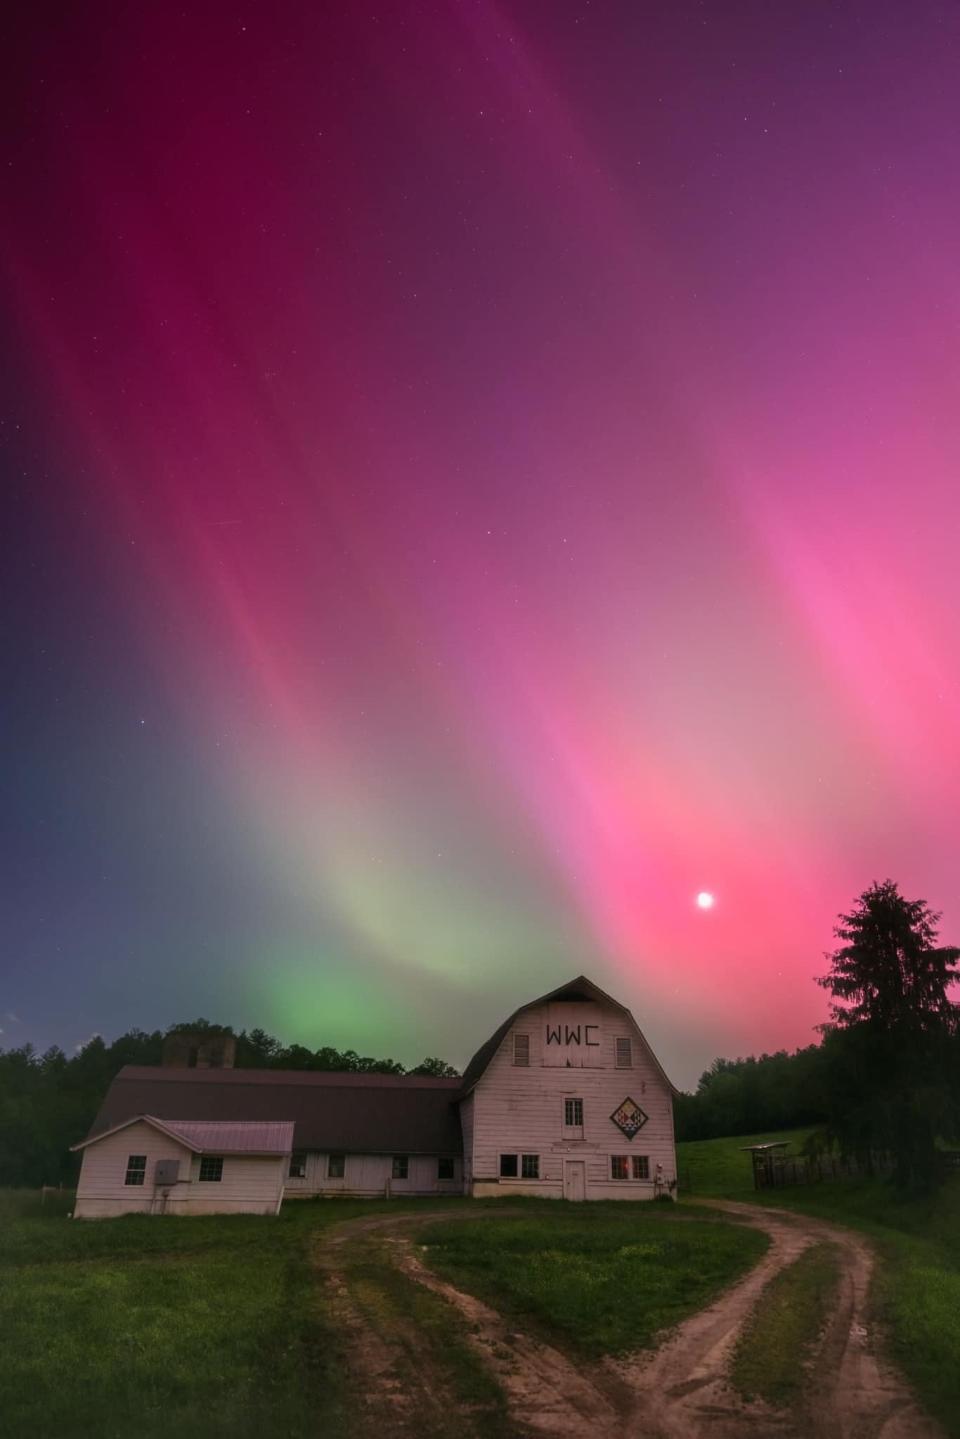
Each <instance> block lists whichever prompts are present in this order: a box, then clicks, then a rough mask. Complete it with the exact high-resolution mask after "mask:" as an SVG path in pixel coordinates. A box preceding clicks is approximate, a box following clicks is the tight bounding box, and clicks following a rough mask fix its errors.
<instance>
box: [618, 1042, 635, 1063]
mask: <svg viewBox="0 0 960 1439" xmlns="http://www.w3.org/2000/svg"><path fill="white" fill-rule="evenodd" d="M616 1066H617V1068H618V1069H632V1068H633V1044H632V1042H631V1041H630V1040H629V1039H618V1040H617V1055H616Z"/></svg>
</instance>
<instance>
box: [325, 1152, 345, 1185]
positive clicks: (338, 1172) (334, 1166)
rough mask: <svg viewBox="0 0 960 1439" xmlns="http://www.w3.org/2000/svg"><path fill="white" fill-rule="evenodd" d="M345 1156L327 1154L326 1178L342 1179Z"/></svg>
mask: <svg viewBox="0 0 960 1439" xmlns="http://www.w3.org/2000/svg"><path fill="white" fill-rule="evenodd" d="M346 1163H347V1156H346V1155H345V1154H328V1155H327V1178H328V1179H342V1178H343V1171H344V1169H345V1168H346Z"/></svg>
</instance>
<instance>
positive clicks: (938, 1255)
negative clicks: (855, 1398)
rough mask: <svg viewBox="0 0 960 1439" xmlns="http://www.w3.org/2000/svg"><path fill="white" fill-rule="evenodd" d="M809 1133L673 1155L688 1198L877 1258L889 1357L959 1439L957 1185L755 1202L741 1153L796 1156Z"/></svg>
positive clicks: (777, 1193) (877, 1187) (837, 1187)
mask: <svg viewBox="0 0 960 1439" xmlns="http://www.w3.org/2000/svg"><path fill="white" fill-rule="evenodd" d="M808 1133H809V1130H806V1129H798V1130H793V1131H791V1132H787V1133H780V1134H763V1135H756V1136H747V1137H736V1138H731V1139H707V1140H697V1141H694V1142H690V1143H687V1144H679V1145H678V1146H677V1160H678V1164H679V1168H680V1173H681V1176H682V1175H683V1174H684V1172H685V1171H688V1172H689V1174H690V1177H691V1184H692V1190H693V1193H692V1195H691V1198H692V1199H693V1202H696V1200H697V1199H699V1198H704V1197H707V1196H709V1195H714V1196H717V1197H722V1198H734V1199H756V1200H757V1201H758V1202H759V1203H762V1204H770V1205H777V1206H780V1207H783V1208H787V1209H796V1210H799V1211H801V1212H802V1213H804V1214H813V1215H816V1216H817V1217H819V1218H822V1219H830V1220H834V1221H836V1222H837V1223H838V1224H846V1225H849V1226H850V1227H851V1228H852V1229H858V1230H860V1231H861V1232H862V1233H864V1234H866V1235H868V1236H869V1238H870V1239H871V1240H872V1241H873V1243H874V1246H875V1248H876V1251H877V1255H878V1258H879V1264H878V1266H877V1273H876V1278H875V1282H874V1292H873V1300H874V1305H875V1309H876V1313H877V1317H878V1319H879V1320H880V1322H881V1323H882V1324H883V1326H884V1327H885V1329H886V1330H887V1331H888V1334H889V1337H890V1342H891V1347H892V1352H893V1353H894V1355H895V1357H896V1358H897V1360H898V1361H899V1363H900V1365H901V1366H902V1368H903V1370H904V1372H905V1373H906V1374H907V1376H908V1377H909V1378H910V1379H911V1381H912V1382H913V1383H914V1384H915V1386H916V1388H917V1391H918V1393H919V1394H920V1395H921V1397H922V1398H923V1401H924V1403H925V1404H926V1405H927V1407H928V1408H929V1409H930V1410H931V1412H932V1413H934V1414H936V1415H937V1417H938V1418H939V1419H940V1420H941V1422H942V1423H943V1425H944V1427H945V1429H946V1431H947V1433H948V1434H950V1435H953V1436H957V1439H960V1176H956V1177H955V1178H953V1179H951V1180H950V1181H949V1182H948V1183H947V1184H946V1185H945V1186H944V1187H943V1188H942V1189H940V1190H939V1191H938V1192H937V1193H936V1194H934V1195H931V1196H926V1197H923V1198H908V1197H905V1196H904V1195H902V1194H900V1193H899V1192H898V1191H897V1190H896V1189H895V1188H894V1187H893V1185H892V1184H891V1183H890V1182H889V1181H887V1180H836V1181H832V1182H828V1183H827V1182H825V1183H821V1184H813V1185H807V1186H799V1187H795V1188H789V1189H782V1190H765V1191H763V1193H761V1194H758V1195H755V1194H754V1193H753V1187H752V1179H751V1175H750V1157H749V1155H747V1154H743V1153H741V1152H740V1150H741V1147H742V1146H743V1145H745V1144H753V1143H763V1142H764V1141H766V1140H772V1139H789V1140H790V1141H791V1146H790V1152H791V1153H797V1152H798V1151H799V1149H800V1147H801V1145H802V1143H803V1141H804V1139H805V1138H806V1137H807V1134H808Z"/></svg>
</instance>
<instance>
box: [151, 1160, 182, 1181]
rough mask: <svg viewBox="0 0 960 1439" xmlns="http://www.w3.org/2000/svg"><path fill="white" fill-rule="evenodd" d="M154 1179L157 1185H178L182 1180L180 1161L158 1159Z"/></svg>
mask: <svg viewBox="0 0 960 1439" xmlns="http://www.w3.org/2000/svg"><path fill="white" fill-rule="evenodd" d="M153 1177H154V1182H155V1183H156V1184H176V1182H177V1180H178V1179H179V1178H180V1161H179V1159H158V1160H157V1163H156V1167H155V1169H154V1171H153Z"/></svg>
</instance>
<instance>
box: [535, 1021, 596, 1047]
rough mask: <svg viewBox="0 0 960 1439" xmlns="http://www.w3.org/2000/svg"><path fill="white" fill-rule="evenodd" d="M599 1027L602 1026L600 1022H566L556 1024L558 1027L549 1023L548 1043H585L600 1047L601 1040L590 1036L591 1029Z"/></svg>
mask: <svg viewBox="0 0 960 1439" xmlns="http://www.w3.org/2000/svg"><path fill="white" fill-rule="evenodd" d="M599 1028H600V1026H599V1024H564V1025H559V1024H558V1025H557V1026H556V1028H554V1027H553V1026H552V1025H549V1024H548V1025H547V1043H548V1044H584V1045H589V1046H590V1048H591V1049H599V1047H600V1041H599V1039H591V1038H590V1031H591V1029H599ZM561 1031H562V1033H563V1038H562V1039H561V1037H560V1035H561ZM581 1033H582V1034H583V1039H582V1040H581V1038H580V1035H581Z"/></svg>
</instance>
